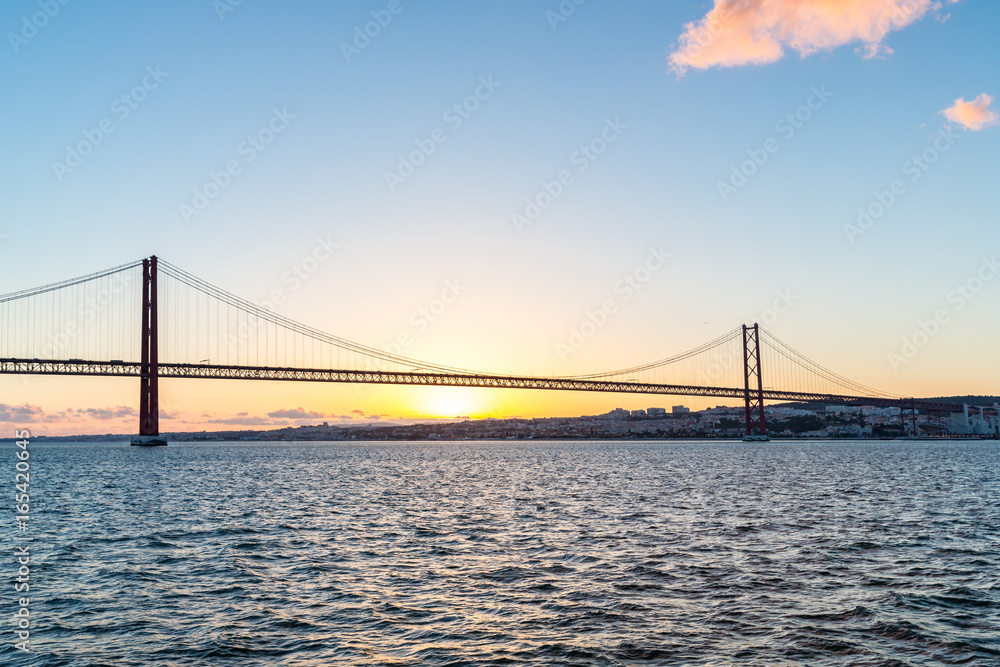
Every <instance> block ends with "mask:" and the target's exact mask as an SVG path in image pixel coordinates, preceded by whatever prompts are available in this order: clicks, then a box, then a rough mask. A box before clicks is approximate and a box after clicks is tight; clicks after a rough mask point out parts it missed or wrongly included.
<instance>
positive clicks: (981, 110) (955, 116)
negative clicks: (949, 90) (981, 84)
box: [941, 93, 1000, 132]
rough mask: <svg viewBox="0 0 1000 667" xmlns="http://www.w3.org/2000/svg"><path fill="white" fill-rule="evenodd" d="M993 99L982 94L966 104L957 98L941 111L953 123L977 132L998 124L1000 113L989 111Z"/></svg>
mask: <svg viewBox="0 0 1000 667" xmlns="http://www.w3.org/2000/svg"><path fill="white" fill-rule="evenodd" d="M992 103H993V98H992V97H991V96H989V95H987V94H986V93H982V94H981V95H980V96H979V97H977V98H976V99H974V100H972V101H970V102H966V101H965V100H964V99H962V98H961V97H959V98H958V99H957V100H955V104H953V105H952V106H950V107H948V108H947V109H944V110H943V111H941V113H942V114H944V117H945V118H947V119H948V120H950V121H951V122H953V123H958V124H959V125H962V126H963V127H965V128H966V129H968V130H972V131H973V132H978V131H979V130H981V129H983V128H984V127H988V126H990V125H996V124H997V123H998V122H1000V113H997V112H996V111H994V110H992V109H990V105H991V104H992Z"/></svg>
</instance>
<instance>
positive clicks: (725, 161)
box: [0, 0, 1000, 435]
mask: <svg viewBox="0 0 1000 667" xmlns="http://www.w3.org/2000/svg"><path fill="white" fill-rule="evenodd" d="M0 26H2V27H3V28H4V31H3V32H4V35H5V36H6V41H7V47H6V49H4V53H3V55H2V58H4V59H5V63H4V65H5V66H4V67H3V68H2V69H0V77H2V78H0V80H2V81H3V83H4V85H5V89H6V90H7V91H8V94H9V96H10V98H11V100H13V101H14V103H13V104H10V105H8V107H7V109H6V110H5V120H6V126H7V128H8V132H7V133H5V138H4V148H5V154H6V156H7V159H6V160H5V161H4V163H3V166H2V167H0V169H2V170H3V171H2V177H3V181H4V183H5V188H6V196H5V197H4V204H5V206H4V213H5V215H4V216H3V219H0V294H6V293H9V292H14V291H17V290H20V289H24V288H29V287H35V286H39V285H43V284H46V283H51V282H54V281H57V280H61V279H65V278H71V277H74V276H78V275H83V274H86V273H90V272H92V271H95V270H99V269H104V268H107V267H110V266H115V265H119V264H123V263H125V262H129V261H133V260H136V259H139V258H141V257H144V256H149V255H151V254H157V255H159V256H161V257H163V258H165V259H167V260H169V261H170V262H172V263H174V264H176V265H178V266H181V267H183V268H185V269H187V270H189V271H191V272H192V273H195V274H197V275H199V276H202V277H204V278H205V279H207V280H209V281H211V282H212V283H214V284H217V285H219V286H221V287H224V288H225V289H227V290H229V291H231V292H233V293H235V294H239V295H241V296H243V297H246V298H247V299H250V300H252V301H254V302H255V303H259V304H268V305H269V306H270V307H272V308H273V309H274V310H275V311H276V312H279V313H280V314H282V315H284V316H286V317H289V318H292V319H295V320H298V321H302V322H304V323H306V324H309V325H310V326H313V327H316V328H318V329H321V330H324V331H329V332H331V333H334V334H336V335H338V336H341V337H344V338H348V339H351V340H355V341H358V342H360V343H364V344H367V345H371V346H375V347H380V348H382V349H385V350H388V351H392V352H394V353H399V354H403V355H405V356H408V357H414V358H418V359H423V360H427V361H433V362H437V363H442V364H448V365H453V366H462V367H467V368H472V369H476V370H482V371H490V372H497V373H517V374H537V375H542V374H547V375H572V374H582V373H591V372H597V371H605V370H611V369H614V368H623V367H629V366H632V365H636V364H640V363H644V362H648V361H652V360H655V359H661V358H664V357H667V356H670V355H671V354H675V353H679V352H682V351H684V350H687V349H690V348H692V347H695V346H697V345H700V344H702V343H704V342H706V341H707V340H710V339H712V338H714V337H716V336H718V335H720V334H722V333H724V332H726V331H729V330H731V329H733V328H735V327H737V326H739V325H740V324H743V323H753V322H760V323H761V325H762V326H765V327H767V328H768V329H769V330H771V331H774V332H775V333H776V334H777V335H778V336H780V337H781V339H782V340H785V341H788V342H789V343H791V344H793V345H794V346H795V347H796V349H798V350H800V351H801V352H803V353H805V354H807V355H808V356H809V357H811V358H813V359H815V360H816V361H817V362H819V363H821V364H823V365H824V366H826V367H829V368H831V369H834V370H836V371H837V372H838V373H840V374H842V375H844V376H847V377H849V378H851V379H853V380H857V381H859V382H862V383H864V384H866V385H870V386H873V387H877V388H879V389H882V390H885V391H889V392H894V393H900V394H905V395H916V396H930V395H959V394H996V393H998V387H997V384H996V378H997V377H998V376H1000V359H998V358H997V356H996V355H995V354H991V353H990V350H992V349H994V348H995V340H994V339H995V334H994V332H995V331H996V330H997V329H998V327H1000V309H998V308H997V307H996V304H997V303H998V302H1000V301H998V299H1000V280H994V278H996V277H997V274H1000V263H998V256H1000V243H996V242H995V241H994V239H995V236H996V234H995V230H996V218H997V210H998V207H997V203H996V195H995V194H994V189H995V188H994V184H995V182H996V179H997V175H998V166H997V163H996V156H997V155H1000V150H998V149H1000V143H998V142H1000V131H998V129H997V124H998V121H1000V116H998V111H1000V104H998V103H997V101H996V96H997V95H998V94H1000V70H998V68H997V66H996V65H997V63H998V62H1000V43H998V42H997V40H996V39H995V32H996V29H997V27H998V26H1000V5H996V4H994V3H983V2H978V3H977V2H971V1H956V0H946V1H943V2H933V1H932V0H845V1H844V2H842V3H826V2H809V1H807V0H755V1H754V2H747V3H734V2H726V1H723V0H717V1H716V2H715V3H714V4H713V3H701V2H697V3H695V2H686V3H654V2H630V3H625V4H616V5H610V4H602V3H592V2H587V3H580V4H577V3H576V2H568V1H567V2H562V3H560V2H556V1H552V2H544V3H541V4H538V3H527V2H512V3H503V4H500V3H474V4H468V3H458V2H445V3H435V4H433V5H426V4H420V3H414V2H411V1H410V0H378V1H374V2H352V3H336V4H328V3H320V2H316V1H310V2H306V3H300V4H298V5H296V6H295V7H290V6H287V5H282V4H278V3H267V2H255V3H249V2H243V3H235V2H231V1H230V0H218V1H216V2H210V1H208V0H205V1H204V2H201V3H190V4H187V5H184V6H179V5H153V6H147V5H134V4H132V3H122V2H110V3H102V4H101V5H99V6H92V5H87V4H84V3H66V4H63V3H61V2H54V1H53V2H46V1H45V0H42V1H40V2H39V1H38V0H34V1H20V0H19V1H17V2H12V3H7V4H6V5H5V6H4V7H3V9H2V10H0ZM608 304H610V307H609V305H608ZM595 313H597V315H595ZM595 318H596V320H597V321H599V322H600V324H595ZM587 322H590V323H591V325H593V326H590V325H588V327H587V331H589V330H591V329H593V333H592V334H590V335H584V334H583V333H582V332H581V325H583V324H585V323H587ZM765 368H766V367H765ZM765 372H766V370H765ZM137 396H138V386H137V382H136V381H134V380H131V379H96V378H54V377H53V378H46V377H38V376H32V377H13V376H0V425H3V424H8V426H9V427H10V428H13V427H14V426H17V427H19V428H20V427H24V426H26V425H30V424H37V425H38V429H39V432H41V433H49V434H53V435H59V434H68V433H80V432H90V433H104V432H122V431H126V430H127V429H128V428H129V427H131V426H133V425H134V422H135V409H136V407H137ZM681 402H682V401H681V400H674V401H672V402H668V403H667V404H666V405H667V407H668V408H669V407H670V406H671V405H674V404H677V403H681ZM718 402H719V401H718V400H717V399H699V398H690V399H689V398H688V397H685V398H684V399H683V403H684V404H685V405H689V406H690V407H692V409H696V410H697V409H702V408H704V407H707V406H709V405H714V404H716V403H718ZM650 404H651V403H650V400H649V397H644V396H642V395H636V396H627V397H623V396H613V395H600V394H585V393H579V392H565V393H556V392H538V391H532V392H527V391H525V392H518V391H511V390H482V389H461V388H428V387H389V386H364V385H349V386H346V385H319V384H297V383H285V384H278V383H244V384H239V383H234V382H226V383H224V382H223V381H214V380H164V381H163V382H162V383H161V406H162V409H163V411H164V415H163V421H162V428H163V429H164V430H198V429H202V428H204V429H209V430H211V429H218V428H228V427H230V426H262V427H266V426H280V425H295V424H298V423H313V422H315V421H316V420H319V421H324V420H340V421H344V422H348V421H355V420H360V419H361V418H365V419H374V418H378V419H414V418H419V417H422V416H423V417H452V416H455V415H459V414H461V415H470V416H472V417H490V416H492V417H503V416H515V415H517V416H524V417H534V416H550V415H577V414H599V413H604V412H607V411H609V410H610V409H612V408H614V407H618V406H621V407H624V408H626V409H629V410H633V409H644V408H647V407H649V405H650ZM348 417H350V419H347V418H348Z"/></svg>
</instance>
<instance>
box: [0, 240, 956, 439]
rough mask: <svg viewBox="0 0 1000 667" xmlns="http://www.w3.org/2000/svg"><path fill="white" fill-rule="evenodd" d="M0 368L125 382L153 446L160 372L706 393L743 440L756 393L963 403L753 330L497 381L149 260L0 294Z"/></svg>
mask: <svg viewBox="0 0 1000 667" xmlns="http://www.w3.org/2000/svg"><path fill="white" fill-rule="evenodd" d="M765 360H766V366H765V363H764V362H765ZM765 370H766V373H765ZM0 373H3V374H28V375H77V376H88V375H92V376H119V377H136V378H139V385H140V390H139V429H138V431H139V436H138V438H137V439H134V440H133V443H134V444H165V442H164V441H163V440H161V439H160V438H159V401H158V386H159V380H160V378H216V379H230V380H285V381H305V382H348V383H368V384H397V385H430V386H451V387H490V388H502V389H545V390H559V391H598V392H613V393H635V394H671V395H678V396H714V397H719V398H728V399H738V400H741V401H742V402H743V405H744V415H745V431H746V437H747V438H748V439H766V438H767V423H766V418H765V412H764V402H765V401H794V402H819V403H826V404H834V405H849V406H873V407H898V408H900V423H901V425H903V424H904V423H905V420H904V414H908V415H909V423H910V427H911V428H912V432H914V433H915V432H916V418H917V414H918V412H919V411H924V412H925V413H929V412H961V411H962V410H963V408H964V406H962V405H956V404H951V403H941V402H933V401H928V400H918V399H915V398H907V397H903V396H897V395H893V394H889V393H886V392H881V391H877V390H874V389H871V388H870V387H866V386H864V385H862V384H859V383H857V382H854V381H852V380H849V379H847V378H845V377H842V376H840V375H838V374H836V373H834V372H832V371H830V370H827V369H826V368H824V367H822V366H820V365H819V364H817V363H815V362H813V361H811V360H810V359H808V358H807V357H805V356H804V355H802V354H800V353H798V352H796V351H795V350H793V349H792V348H791V347H790V346H788V345H786V344H785V343H783V342H781V341H780V340H778V339H777V338H776V337H774V336H773V335H771V334H770V333H768V332H767V331H766V330H764V329H762V328H760V327H759V326H758V325H757V324H753V325H742V326H741V327H738V328H736V329H733V330H732V331H730V332H728V333H726V334H725V335H723V336H720V337H718V338H716V339H714V340H712V341H709V342H707V343H705V344H704V345H701V346H700V347H697V348H694V349H692V350H688V351H687V352H684V353H681V354H678V355H675V356H672V357H667V358H664V359H660V360H657V361H653V362H650V363H647V364H641V365H638V366H632V367H627V368H622V369H618V370H613V371H608V372H603V373H594V374H590V375H574V376H557V377H537V376H531V375H502V374H491V373H481V372H476V371H473V370H469V369H464V368H456V367H451V366H445V365H440V364H432V363H428V362H425V361H420V360H416V359H411V358H408V357H404V356H401V355H398V354H392V353H389V352H387V351H385V350H381V349H378V348H374V347H369V346H365V345H361V344H359V343H355V342H353V341H350V340H347V339H344V338H340V337H337V336H334V335H332V334H329V333H326V332H323V331H320V330H318V329H315V328H313V327H310V326H307V325H305V324H302V323H300V322H296V321H294V320H291V319H288V318H286V317H283V316H281V315H279V314H277V313H275V312H274V311H272V310H269V309H267V308H264V307H262V306H260V305H257V304H255V303H253V302H251V301H248V300H246V299H243V298H241V297H238V296H236V295H234V294H232V293H230V292H227V291H225V290H223V289H221V288H219V287H216V286H215V285H212V284H210V283H208V282H206V281H204V280H201V279H200V278H198V277H197V276H194V275H192V274H191V273H188V272H186V271H184V270H182V269H180V268H179V267H177V266H174V265H173V264H170V263H169V262H166V261H164V260H161V259H157V257H155V256H153V257H149V258H146V259H142V260H140V261H136V262H132V263H129V264H125V265H122V266H117V267H114V268H111V269H107V270H105V271H99V272H97V273H92V274H89V275H85V276H81V277H79V278H74V279H71V280H64V281H62V282H58V283H53V284H50V285H45V286H42V287H38V288H34V289H28V290H22V291H19V292H15V293H11V294H6V295H2V296H0ZM765 379H766V382H765Z"/></svg>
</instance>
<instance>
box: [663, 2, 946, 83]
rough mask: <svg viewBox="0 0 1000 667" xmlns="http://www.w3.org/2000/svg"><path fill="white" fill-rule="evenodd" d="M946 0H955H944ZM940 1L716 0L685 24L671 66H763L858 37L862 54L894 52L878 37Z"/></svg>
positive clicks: (938, 5) (855, 40) (935, 7)
mask: <svg viewBox="0 0 1000 667" xmlns="http://www.w3.org/2000/svg"><path fill="white" fill-rule="evenodd" d="M946 1H947V2H949V3H954V2H957V0H946ZM941 6H942V2H941V1H939V0H715V6H714V7H713V8H712V9H711V10H710V11H709V12H708V13H707V14H706V15H705V16H704V17H703V18H702V19H700V20H698V21H694V22H692V23H688V24H686V25H685V26H684V32H683V33H682V34H681V35H680V37H679V38H678V40H677V48H676V49H675V50H674V51H673V52H672V53H671V54H670V56H669V58H668V60H669V61H670V66H671V67H672V68H673V70H674V71H675V72H676V73H677V74H678V75H682V74H684V72H686V71H687V70H688V69H689V68H692V67H693V68H695V69H707V68H709V67H738V66H741V65H764V64H767V63H773V62H776V61H778V60H781V58H783V57H784V56H785V51H786V49H791V50H793V51H795V52H796V53H798V54H799V55H800V56H802V57H805V56H808V55H811V54H813V53H816V52H818V51H827V50H830V49H834V48H836V47H838V46H844V45H846V44H854V43H858V42H860V45H859V46H858V47H857V49H856V52H857V53H858V54H859V55H861V56H862V57H864V58H875V57H879V56H884V55H887V54H890V53H892V49H890V48H889V47H887V46H885V45H884V44H883V43H882V40H883V39H884V38H885V36H886V35H887V34H889V33H890V32H893V31H895V30H900V29H902V28H905V27H906V26H908V25H910V24H911V23H913V22H915V21H917V20H919V19H921V18H923V17H924V16H926V15H927V14H928V13H930V12H935V11H937V10H939V9H940V8H941Z"/></svg>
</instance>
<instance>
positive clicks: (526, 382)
mask: <svg viewBox="0 0 1000 667" xmlns="http://www.w3.org/2000/svg"><path fill="white" fill-rule="evenodd" d="M157 369H158V372H157V375H158V376H159V377H161V378H214V379H221V380H281V381H299V382H348V383H356V384H402V385H425V386H445V387H490V388H494V389H549V390H559V391H603V392H611V393H619V394H664V395H675V396H714V397H719V398H734V399H741V400H742V399H744V398H745V395H746V391H745V390H744V389H743V388H742V387H702V386H694V385H676V384H656V383H649V382H635V381H627V380H626V381H619V380H588V379H582V378H572V377H566V378H542V377H531V376H518V375H488V374H481V373H469V374H460V373H430V372H421V371H411V372H388V371H363V370H333V369H320V368H276V367H267V366H230V365H218V364H174V363H161V364H158V365H157ZM142 371H143V369H142V364H141V363H140V362H137V361H86V360H81V359H67V360H47V359H0V374H17V375H90V376H110V377H142ZM751 393H752V394H756V393H757V392H756V390H754V389H751ZM764 399H765V400H768V401H794V402H803V403H804V402H816V403H830V404H834V405H865V406H871V407H898V408H903V409H912V408H916V409H919V410H930V411H938V412H962V409H963V406H962V405H961V404H955V403H939V402H935V401H924V400H919V399H912V398H886V397H877V396H845V395H839V394H822V393H812V392H799V391H783V390H780V389H768V388H765V389H764Z"/></svg>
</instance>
